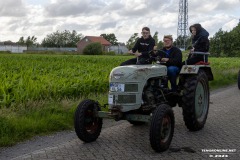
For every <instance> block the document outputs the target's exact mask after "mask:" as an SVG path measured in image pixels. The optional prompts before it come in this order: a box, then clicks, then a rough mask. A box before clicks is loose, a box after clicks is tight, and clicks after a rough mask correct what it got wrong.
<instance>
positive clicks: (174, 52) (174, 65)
mask: <svg viewBox="0 0 240 160" xmlns="http://www.w3.org/2000/svg"><path fill="white" fill-rule="evenodd" d="M163 45H164V47H163V49H162V51H164V52H165V53H164V54H163V52H162V51H158V52H157V53H156V55H157V56H159V57H163V58H161V59H160V61H161V62H164V63H165V65H166V66H167V76H168V80H169V81H170V83H171V91H173V92H176V91H177V76H178V74H179V72H180V69H181V66H182V51H181V50H180V49H179V48H177V47H175V46H173V38H172V36H171V35H165V36H164V38H163Z"/></svg>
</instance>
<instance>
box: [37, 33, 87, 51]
mask: <svg viewBox="0 0 240 160" xmlns="http://www.w3.org/2000/svg"><path fill="white" fill-rule="evenodd" d="M82 38H83V35H82V34H81V33H80V34H77V32H76V31H75V30H73V31H72V32H70V31H69V30H64V31H62V32H60V31H56V32H53V33H51V34H48V35H47V36H46V37H45V38H44V39H43V41H42V46H43V47H76V46H77V42H78V41H79V40H81V39H82Z"/></svg>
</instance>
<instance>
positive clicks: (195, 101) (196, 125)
mask: <svg viewBox="0 0 240 160" xmlns="http://www.w3.org/2000/svg"><path fill="white" fill-rule="evenodd" d="M182 102H183V104H182V109H183V120H184V122H185V125H186V126H187V128H188V129H189V130H190V131H198V130H200V129H202V128H203V127H204V125H205V122H206V119H207V115H208V109H209V85H208V77H207V75H206V73H205V72H204V71H203V70H200V71H199V73H198V74H197V75H193V76H190V77H188V78H186V80H185V84H184V89H183V96H182Z"/></svg>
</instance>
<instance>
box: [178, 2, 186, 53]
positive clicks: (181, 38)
mask: <svg viewBox="0 0 240 160" xmlns="http://www.w3.org/2000/svg"><path fill="white" fill-rule="evenodd" d="M187 33H188V0H179V13H178V29H177V47H178V48H180V49H184V50H186V47H187V44H186V43H187V38H188V34H187Z"/></svg>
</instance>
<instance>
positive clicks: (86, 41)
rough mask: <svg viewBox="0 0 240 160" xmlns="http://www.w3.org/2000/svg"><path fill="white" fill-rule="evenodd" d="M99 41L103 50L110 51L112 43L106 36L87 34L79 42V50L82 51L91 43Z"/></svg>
mask: <svg viewBox="0 0 240 160" xmlns="http://www.w3.org/2000/svg"><path fill="white" fill-rule="evenodd" d="M93 42H99V43H101V45H102V49H103V51H109V47H110V46H111V43H110V42H108V41H107V40H106V39H105V38H103V37H101V36H99V37H97V36H86V37H84V38H83V39H81V40H80V41H79V42H78V43H77V51H78V52H80V53H82V51H83V49H84V48H85V47H86V46H87V45H88V44H90V43H93Z"/></svg>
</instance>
